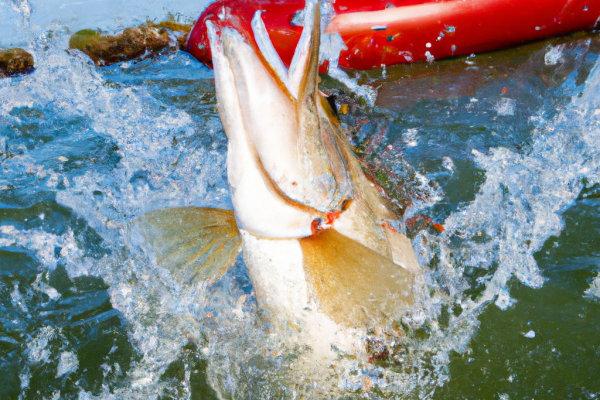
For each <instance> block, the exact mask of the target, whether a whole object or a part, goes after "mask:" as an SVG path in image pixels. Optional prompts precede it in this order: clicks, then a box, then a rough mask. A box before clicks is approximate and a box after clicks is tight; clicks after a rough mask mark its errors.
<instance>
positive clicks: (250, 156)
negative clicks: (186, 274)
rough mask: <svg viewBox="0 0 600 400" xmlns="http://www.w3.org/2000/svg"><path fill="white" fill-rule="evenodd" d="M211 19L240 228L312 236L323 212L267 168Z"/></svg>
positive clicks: (220, 104) (219, 97)
mask: <svg viewBox="0 0 600 400" xmlns="http://www.w3.org/2000/svg"><path fill="white" fill-rule="evenodd" d="M207 25H208V26H207V28H208V32H209V36H210V39H211V50H212V54H213V65H214V71H215V85H216V89H217V90H216V92H217V104H218V107H219V115H220V117H221V121H222V123H223V128H224V130H225V132H226V134H227V137H228V139H229V144H228V152H227V178H228V182H229V186H230V188H231V198H232V203H233V207H234V210H235V214H236V218H237V220H238V222H239V224H240V228H242V229H246V230H248V231H250V232H253V233H254V234H256V235H258V236H262V237H272V238H293V237H304V236H309V235H311V233H312V228H311V225H312V222H313V220H314V219H315V218H319V217H320V214H319V213H317V212H315V211H313V210H310V209H309V208H307V207H302V205H299V204H294V203H293V202H292V201H291V200H290V199H288V198H286V197H285V196H284V195H282V194H281V193H279V192H278V188H277V187H276V185H275V184H274V182H273V181H272V179H271V178H270V176H269V175H268V174H267V173H266V171H265V170H264V167H263V166H262V163H261V160H260V158H259V157H258V155H257V153H256V149H255V147H254V145H253V143H252V141H251V137H250V135H249V133H248V131H247V129H246V125H245V123H244V115H243V111H242V106H241V103H240V97H239V94H238V91H237V86H236V79H235V75H234V72H233V70H232V68H231V67H230V62H229V60H228V58H227V57H226V56H225V54H224V51H223V43H222V41H221V39H220V38H219V37H218V36H217V34H216V31H215V29H214V27H213V26H212V24H211V23H207ZM224 31H225V30H224Z"/></svg>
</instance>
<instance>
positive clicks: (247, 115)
mask: <svg viewBox="0 0 600 400" xmlns="http://www.w3.org/2000/svg"><path fill="white" fill-rule="evenodd" d="M305 11H306V12H305V15H307V17H306V18H305V26H304V29H303V32H302V35H301V38H300V41H299V43H298V46H297V47H296V51H295V53H294V57H293V60H292V63H291V64H290V68H289V69H288V68H286V67H285V65H284V64H283V62H282V61H281V59H280V58H279V55H278V54H277V52H276V51H275V48H274V47H273V44H272V43H271V41H270V38H269V35H268V33H267V30H266V28H265V26H264V23H263V22H262V19H261V12H260V11H257V12H256V14H255V15H254V18H253V20H252V24H251V26H252V29H253V35H250V34H249V33H248V32H247V31H245V30H244V29H243V28H242V26H243V25H242V23H241V21H239V20H238V18H239V17H237V16H236V15H235V14H232V13H227V12H226V10H224V11H223V15H222V16H221V17H219V18H213V19H211V20H207V21H206V26H207V32H208V36H209V42H210V50H211V53H212V58H213V67H214V71H215V84H216V86H217V103H218V106H219V114H220V116H221V121H222V123H223V127H224V129H225V132H226V134H227V136H228V139H229V152H228V179H229V184H230V187H231V188H232V194H233V203H234V209H236V214H237V215H238V220H239V222H240V225H241V226H242V227H243V228H244V229H249V230H250V231H253V232H256V233H258V234H261V236H262V235H265V234H266V232H267V231H271V233H270V234H274V233H273V232H272V231H273V229H266V227H265V226H263V225H266V224H259V223H257V222H256V221H255V222H252V221H251V220H253V218H250V217H249V215H250V214H252V213H255V214H258V215H263V216H264V213H265V210H264V207H262V205H261V204H260V203H261V202H270V204H272V205H273V207H275V205H276V204H279V205H280V206H281V207H279V206H277V207H276V208H274V212H275V213H276V214H279V215H282V216H283V215H286V217H285V218H291V219H290V220H289V221H286V220H285V218H283V219H282V220H280V221H277V222H276V224H279V225H287V227H288V228H290V229H282V232H279V233H275V237H288V236H295V237H303V236H308V235H310V234H311V233H312V232H313V231H314V229H315V221H316V220H318V219H321V220H322V221H323V223H319V224H318V226H319V229H323V228H327V227H328V226H330V225H331V224H332V223H333V221H334V220H335V218H333V217H332V216H333V215H339V213H340V212H341V211H342V205H343V204H344V202H346V201H347V200H348V199H351V198H353V197H354V196H355V185H354V179H353V178H354V177H353V176H352V166H351V165H350V164H352V160H351V158H352V155H351V154H350V153H349V152H348V149H349V146H348V143H347V139H346V137H345V134H344V132H343V131H342V130H341V127H340V125H339V121H338V120H337V118H336V116H335V112H334V111H333V110H332V109H331V106H330V105H329V103H328V102H327V100H326V99H325V97H324V96H323V95H322V94H321V93H320V92H319V89H318V66H319V44H320V31H321V29H320V7H319V5H318V3H317V2H315V1H308V2H307V3H306V9H305ZM251 175H252V176H253V178H250V176H251ZM249 180H252V181H253V182H255V183H256V186H255V189H256V190H254V191H252V190H249V189H248V188H247V186H248V185H247V184H248V181H249ZM259 181H260V184H259V183H258V182H259ZM259 186H261V187H262V186H264V188H263V189H264V190H263V193H262V194H261V193H259V192H260V190H259ZM252 208H254V211H251V209H252ZM284 208H287V210H284ZM292 209H293V210H292ZM242 210H244V211H242ZM238 211H240V212H238ZM336 213H337V214H336ZM301 214H302V217H300V215H301ZM254 219H255V218H254ZM292 220H293V221H292ZM258 225H261V226H258ZM292 225H294V226H295V227H296V228H295V229H291V226H292ZM300 226H302V228H301V229H300V228H299V227H300ZM286 230H288V231H289V232H288V233H283V232H284V231H286ZM292 231H294V232H292Z"/></svg>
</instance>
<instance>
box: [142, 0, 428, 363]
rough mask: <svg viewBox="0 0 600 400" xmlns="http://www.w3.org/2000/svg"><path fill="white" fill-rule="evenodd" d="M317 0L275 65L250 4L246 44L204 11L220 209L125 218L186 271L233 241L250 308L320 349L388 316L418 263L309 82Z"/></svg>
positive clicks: (201, 269) (215, 268)
mask: <svg viewBox="0 0 600 400" xmlns="http://www.w3.org/2000/svg"><path fill="white" fill-rule="evenodd" d="M319 10H320V8H319V6H318V3H316V2H310V1H309V2H307V5H306V14H305V15H307V16H308V17H306V18H305V24H304V29H303V32H302V36H301V39H300V42H299V43H298V46H297V48H296V51H295V54H294V58H293V60H292V63H291V65H290V68H289V69H287V68H286V67H285V66H284V65H283V63H282V62H281V60H280V59H279V56H278V55H277V53H276V52H275V50H274V48H273V45H272V43H271V42H270V41H269V40H268V38H269V36H268V34H267V32H266V29H265V27H264V24H263V23H262V20H261V16H260V12H257V14H256V15H255V17H254V19H253V22H252V29H253V30H254V36H255V37H260V38H267V39H266V40H261V41H258V42H255V41H253V39H252V37H251V35H248V33H247V32H245V31H244V30H243V29H242V28H240V25H239V24H238V23H237V21H236V20H235V17H233V16H232V17H228V16H220V17H219V18H218V19H217V18H215V20H214V21H208V22H207V26H208V33H209V36H210V46H211V53H212V55H213V65H214V73H215V85H216V93H217V104H218V109H219V114H220V117H221V121H222V124H223V127H224V130H225V133H226V135H227V138H228V150H227V151H228V153H227V178H228V183H229V187H230V191H231V200H232V203H233V212H232V211H229V210H218V209H209V208H195V207H183V208H174V209H164V210H157V211H152V212H150V213H148V214H145V215H143V216H142V217H140V218H139V220H138V226H139V227H140V231H141V233H142V234H143V236H144V238H145V240H146V242H147V243H148V244H149V245H150V247H151V248H153V252H154V254H155V255H156V259H157V262H158V263H159V264H160V265H163V266H165V267H167V268H169V269H170V270H171V271H173V273H174V274H176V275H178V276H180V277H181V278H182V279H184V280H186V281H188V282H192V283H194V282H198V281H209V282H213V281H216V280H217V279H219V278H220V277H221V276H222V275H223V274H224V273H225V272H226V271H227V269H228V268H229V267H230V266H231V265H233V264H234V262H235V260H236V257H237V255H238V253H239V251H240V248H241V249H242V250H243V257H244V261H245V263H246V265H247V268H248V272H249V275H250V278H251V281H252V284H253V287H254V291H255V294H256V298H257V301H258V303H259V306H260V307H261V308H263V309H265V310H266V311H267V314H268V316H269V318H271V320H273V321H277V322H279V323H287V324H290V325H291V326H294V327H300V328H301V329H302V330H304V331H305V332H306V335H307V337H308V338H310V339H311V340H315V341H318V342H320V343H322V344H323V346H322V348H323V349H324V351H325V352H327V351H331V350H330V349H331V345H332V343H335V345H336V346H337V348H341V349H348V350H350V349H351V348H353V346H354V347H355V344H348V343H349V339H347V337H348V335H347V334H346V333H345V332H349V331H351V332H359V333H360V332H364V331H365V329H366V328H368V327H374V326H381V325H385V324H386V323H389V322H390V321H394V320H395V321H397V320H398V319H399V318H401V317H402V315H404V314H405V313H406V312H407V311H408V310H409V309H410V308H411V306H412V304H413V301H414V299H413V284H414V281H415V276H417V275H419V274H420V273H421V270H420V267H419V264H418V262H417V260H416V257H415V254H414V252H413V250H412V246H411V243H410V241H409V240H408V239H407V238H406V237H405V236H404V235H402V234H401V233H399V232H398V231H397V230H396V229H394V228H393V226H397V224H398V222H399V218H398V216H397V215H395V214H394V212H393V207H392V204H391V203H390V202H389V200H388V199H387V198H386V197H385V196H384V195H383V194H382V189H381V188H380V187H379V186H378V185H377V184H376V183H374V182H372V181H371V180H370V179H369V178H368V177H367V175H365V173H364V172H363V169H362V167H361V164H360V163H359V161H358V160H357V158H356V157H355V156H354V154H353V152H352V149H351V147H350V144H349V143H348V141H347V138H346V135H345V133H344V130H343V128H342V127H341V125H340V123H339V121H338V119H337V117H336V115H335V113H334V111H333V109H332V108H331V106H330V105H329V103H328V101H327V100H326V98H325V97H324V96H323V94H322V93H320V92H319V89H318V80H319V77H318V63H319V42H320V11H319ZM275 325H276V324H275ZM350 341H351V340H350ZM317 347H318V346H317Z"/></svg>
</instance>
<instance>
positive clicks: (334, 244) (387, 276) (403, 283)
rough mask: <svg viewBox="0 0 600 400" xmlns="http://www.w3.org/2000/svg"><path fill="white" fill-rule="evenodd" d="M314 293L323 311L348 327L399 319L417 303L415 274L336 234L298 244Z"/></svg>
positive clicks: (325, 232) (331, 232) (324, 233)
mask: <svg viewBox="0 0 600 400" xmlns="http://www.w3.org/2000/svg"><path fill="white" fill-rule="evenodd" d="M299 242H300V246H301V247H302V254H303V263H304V269H305V271H306V274H307V280H308V282H309V284H310V288H311V291H312V293H311V294H312V295H313V296H314V297H315V298H316V300H317V302H318V304H319V306H320V309H321V311H323V312H324V313H325V314H327V315H329V316H330V317H331V318H332V319H333V320H334V321H335V322H336V323H338V324H340V325H344V326H347V327H360V326H373V325H375V324H378V325H379V324H383V323H385V322H391V321H393V320H397V319H398V318H400V317H401V316H402V314H403V313H404V312H406V311H407V310H408V308H409V307H410V306H411V305H412V304H413V294H412V286H413V276H412V274H411V273H410V272H409V271H407V270H405V269H404V268H401V267H400V266H398V265H396V264H394V262H393V261H392V260H390V259H389V258H387V257H384V256H382V255H380V254H378V253H377V252H375V251H373V250H371V249H369V248H368V247H366V246H363V245H362V244H360V243H358V242H356V241H354V240H352V239H350V238H348V237H347V236H344V235H342V234H341V233H339V232H337V231H336V230H335V229H327V230H323V231H318V232H317V233H315V234H314V235H313V236H310V237H307V238H302V239H300V240H299Z"/></svg>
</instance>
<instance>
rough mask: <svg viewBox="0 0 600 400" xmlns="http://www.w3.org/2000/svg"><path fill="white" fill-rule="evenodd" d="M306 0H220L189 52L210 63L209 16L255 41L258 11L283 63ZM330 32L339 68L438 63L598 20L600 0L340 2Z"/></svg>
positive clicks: (196, 30) (299, 29)
mask: <svg viewBox="0 0 600 400" xmlns="http://www.w3.org/2000/svg"><path fill="white" fill-rule="evenodd" d="M304 5H305V3H304V0H218V1H216V2H214V3H212V4H211V5H209V6H208V7H207V8H206V10H205V11H204V12H203V13H202V15H201V16H200V18H199V19H198V21H197V22H196V25H195V26H194V28H193V29H192V31H191V33H190V36H189V39H188V44H187V50H188V51H189V52H190V53H191V54H192V55H194V57H196V58H197V59H198V60H200V61H201V62H203V63H205V64H207V65H209V66H212V63H211V54H210V46H209V44H208V37H207V32H206V21H208V20H214V21H215V22H216V21H219V20H220V21H221V25H223V20H224V19H232V20H234V21H235V23H234V25H236V28H237V29H238V30H240V29H241V30H244V31H246V32H247V33H248V37H249V38H251V39H254V37H253V34H252V28H251V22H252V18H253V17H254V15H255V13H256V11H262V14H261V17H262V20H263V21H264V24H265V26H266V29H267V32H268V33H269V36H270V38H271V41H272V43H273V46H274V47H275V49H276V51H277V53H278V54H279V56H280V57H281V60H282V61H283V63H284V64H285V65H286V66H289V64H290V62H291V60H292V57H293V55H294V49H295V48H296V44H297V43H298V41H299V39H300V34H301V33H302V26H297V25H298V24H297V23H294V17H295V16H296V14H297V13H298V12H300V11H301V10H302V9H303V8H304ZM330 5H331V6H332V8H333V11H334V12H335V15H333V17H332V18H331V21H330V23H329V24H328V25H327V27H326V28H325V33H329V34H339V35H341V38H342V40H343V42H344V44H345V46H346V49H344V50H342V51H341V54H340V57H339V66H341V67H345V68H351V69H369V68H378V67H381V66H382V65H387V66H389V65H394V64H399V63H411V62H416V61H424V60H428V61H433V60H439V59H442V58H446V57H452V56H459V55H466V54H471V53H479V52H483V51H489V50H494V49H499V48H503V47H508V46H512V45H516V44H519V43H523V42H527V41H532V40H536V39H541V38H546V37H550V36H556V35H561V34H565V33H568V32H574V31H578V30H586V29H594V28H595V27H597V26H600V0H438V1H435V0H385V1H382V0H336V1H335V2H332V3H331V4H330Z"/></svg>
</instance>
